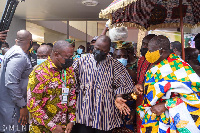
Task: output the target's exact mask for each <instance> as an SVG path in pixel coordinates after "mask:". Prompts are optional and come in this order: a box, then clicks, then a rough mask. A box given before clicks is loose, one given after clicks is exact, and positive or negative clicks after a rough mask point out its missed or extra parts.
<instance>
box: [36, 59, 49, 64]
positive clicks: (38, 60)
mask: <svg viewBox="0 0 200 133" xmlns="http://www.w3.org/2000/svg"><path fill="white" fill-rule="evenodd" d="M46 60H47V59H37V65H40V64H41V63H43V62H44V61H46Z"/></svg>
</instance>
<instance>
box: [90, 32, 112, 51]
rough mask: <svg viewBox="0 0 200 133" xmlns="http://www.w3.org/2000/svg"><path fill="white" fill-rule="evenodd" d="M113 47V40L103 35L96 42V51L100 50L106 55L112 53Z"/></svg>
mask: <svg viewBox="0 0 200 133" xmlns="http://www.w3.org/2000/svg"><path fill="white" fill-rule="evenodd" d="M110 46H111V40H110V38H109V37H108V36H106V35H102V36H99V37H98V39H97V41H96V42H95V46H94V48H95V49H99V50H101V51H103V52H105V53H108V52H109V51H110Z"/></svg>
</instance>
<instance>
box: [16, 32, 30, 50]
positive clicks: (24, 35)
mask: <svg viewBox="0 0 200 133" xmlns="http://www.w3.org/2000/svg"><path fill="white" fill-rule="evenodd" d="M16 45H18V46H20V47H21V49H22V50H23V51H24V52H25V53H27V54H28V53H29V50H30V48H31V47H32V34H31V33H30V32H29V31H27V30H20V31H18V32H17V39H16Z"/></svg>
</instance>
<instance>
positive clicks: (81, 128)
mask: <svg viewBox="0 0 200 133" xmlns="http://www.w3.org/2000/svg"><path fill="white" fill-rule="evenodd" d="M71 133H112V130H110V131H102V130H98V129H95V128H92V127H87V126H85V125H83V124H78V123H76V125H74V126H73V128H72V131H71Z"/></svg>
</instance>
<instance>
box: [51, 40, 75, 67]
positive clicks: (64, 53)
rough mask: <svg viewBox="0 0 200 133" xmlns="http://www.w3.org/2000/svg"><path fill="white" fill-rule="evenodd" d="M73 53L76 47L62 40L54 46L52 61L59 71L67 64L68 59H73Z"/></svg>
mask: <svg viewBox="0 0 200 133" xmlns="http://www.w3.org/2000/svg"><path fill="white" fill-rule="evenodd" d="M73 53H74V47H73V46H72V45H71V44H70V43H69V42H67V41H65V40H60V41H57V42H56V43H55V44H54V46H53V51H52V54H51V59H52V61H53V63H54V64H55V65H56V66H57V67H58V69H61V68H62V65H61V64H65V63H66V62H65V61H66V59H72V56H73Z"/></svg>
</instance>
